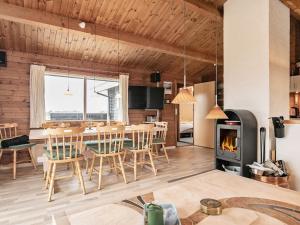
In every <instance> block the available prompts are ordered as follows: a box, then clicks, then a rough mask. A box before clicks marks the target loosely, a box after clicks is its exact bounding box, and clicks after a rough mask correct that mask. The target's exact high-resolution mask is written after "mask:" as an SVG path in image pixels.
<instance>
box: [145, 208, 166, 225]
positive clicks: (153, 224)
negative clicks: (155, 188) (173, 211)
mask: <svg viewBox="0 0 300 225" xmlns="http://www.w3.org/2000/svg"><path fill="white" fill-rule="evenodd" d="M147 218H148V219H147V222H148V225H164V210H163V208H162V207H161V206H159V205H155V204H149V205H147Z"/></svg>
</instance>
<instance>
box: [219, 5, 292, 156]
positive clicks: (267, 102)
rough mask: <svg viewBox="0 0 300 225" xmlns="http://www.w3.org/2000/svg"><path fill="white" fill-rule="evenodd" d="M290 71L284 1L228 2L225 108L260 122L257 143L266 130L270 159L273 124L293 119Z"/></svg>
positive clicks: (225, 12)
mask: <svg viewBox="0 0 300 225" xmlns="http://www.w3.org/2000/svg"><path fill="white" fill-rule="evenodd" d="M289 68H290V11H289V9H288V8H287V7H286V6H285V5H284V4H283V3H282V2H280V1H279V0H227V2H226V3H225V4H224V108H225V109H246V110H249V111H251V112H252V113H253V114H254V115H255V116H256V119H257V121H258V137H259V128H260V127H266V128H267V140H266V159H268V158H269V151H268V150H270V149H272V148H274V145H273V144H272V143H271V140H272V141H274V138H273V129H272V126H273V125H272V121H271V120H269V119H268V118H269V117H272V116H280V115H282V116H284V117H285V118H286V119H287V118H288V117H289V73H290V72H289V71H290V70H289ZM258 142H259V138H258ZM259 157H260V152H259V143H258V159H259Z"/></svg>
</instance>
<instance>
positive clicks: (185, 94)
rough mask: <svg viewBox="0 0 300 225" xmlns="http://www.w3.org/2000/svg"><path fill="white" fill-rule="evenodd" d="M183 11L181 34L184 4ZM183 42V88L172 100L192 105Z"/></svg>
mask: <svg viewBox="0 0 300 225" xmlns="http://www.w3.org/2000/svg"><path fill="white" fill-rule="evenodd" d="M183 11H184V23H183V33H184V32H185V20H186V15H185V11H186V9H185V2H183ZM185 48H186V47H185V40H184V49H183V52H184V58H183V88H181V89H180V90H179V93H178V94H177V95H176V97H175V98H174V99H173V101H172V103H173V104H194V103H195V102H196V99H195V97H194V96H193V94H192V93H191V92H190V91H189V89H188V88H186V59H185V53H186V50H185Z"/></svg>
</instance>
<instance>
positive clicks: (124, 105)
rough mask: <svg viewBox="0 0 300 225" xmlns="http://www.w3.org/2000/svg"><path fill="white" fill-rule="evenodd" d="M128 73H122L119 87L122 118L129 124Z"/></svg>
mask: <svg viewBox="0 0 300 225" xmlns="http://www.w3.org/2000/svg"><path fill="white" fill-rule="evenodd" d="M128 81H129V75H128V74H120V77H119V89H120V119H121V121H122V122H124V123H125V124H129V118H128Z"/></svg>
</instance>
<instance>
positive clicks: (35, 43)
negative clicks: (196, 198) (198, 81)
mask: <svg viewBox="0 0 300 225" xmlns="http://www.w3.org/2000/svg"><path fill="white" fill-rule="evenodd" d="M197 1H198V2H199V4H203V2H204V4H205V5H207V6H208V7H209V9H210V10H214V7H216V6H215V5H214V4H217V6H219V7H220V6H222V4H223V3H224V2H225V1H224V0H218V1H213V0H207V1H202V0H201V1H199V0H186V6H187V11H186V25H185V32H184V31H183V30H184V25H183V24H184V23H183V21H184V16H183V4H182V0H179V1H178V0H0V3H9V4H12V5H16V6H19V7H24V8H28V9H34V10H39V11H40V12H44V13H46V12H47V13H51V14H56V15H59V16H64V17H66V18H68V17H69V18H71V19H75V20H78V21H79V20H82V21H85V22H88V23H92V24H94V23H96V24H98V26H100V27H101V26H104V27H107V28H112V29H114V31H115V32H116V34H115V35H116V36H118V34H119V33H120V32H127V33H129V34H134V35H137V36H138V37H142V38H147V39H150V40H156V41H159V42H161V43H165V44H168V45H170V46H175V47H176V48H178V49H183V48H182V46H183V45H184V41H186V48H187V49H189V50H191V51H195V52H201V54H203V55H207V56H209V57H210V59H214V57H215V46H216V44H215V31H216V26H217V25H218V35H219V40H220V41H221V40H222V39H223V38H222V29H221V27H222V18H221V16H219V17H218V16H217V15H216V16H215V15H214V14H213V11H212V12H210V11H208V13H207V14H206V13H203V8H201V9H202V11H201V10H197V7H198V6H197V4H198V3H197ZM195 2H196V4H195ZM213 3H214V4H213ZM188 6H193V7H188ZM45 15H46V14H45ZM117 25H119V28H118V29H119V32H118V29H117V27H118V26H117ZM96 29H97V27H96ZM68 33H69V41H68ZM68 43H69V45H68ZM118 46H119V59H120V65H121V66H124V67H130V68H134V67H138V68H145V69H146V70H150V71H151V70H153V71H154V70H160V71H161V72H162V73H170V74H174V75H175V76H176V75H178V74H181V73H182V66H183V59H182V57H178V56H175V55H171V54H167V53H164V52H159V51H155V50H152V49H149V48H147V47H144V48H143V47H141V46H135V45H131V44H130V43H124V42H118V41H116V40H113V39H107V38H103V37H101V36H99V35H98V36H97V37H96V38H95V36H94V35H91V34H89V33H88V32H87V33H83V32H74V31H71V32H68V31H67V30H66V29H59V28H57V27H52V26H40V25H39V24H35V23H33V24H28V23H22V22H20V21H14V20H9V19H0V48H1V49H7V50H14V51H22V52H29V53H37V54H43V55H50V56H57V57H64V58H70V59H77V60H87V61H95V62H100V63H104V64H110V65H117V62H118ZM222 46H223V45H222V42H221V43H220V48H219V52H220V57H222ZM211 61H212V60H210V62H205V61H201V60H200V61H199V60H194V59H188V61H187V71H188V74H189V75H190V76H197V77H198V76H200V75H202V74H203V75H207V74H209V73H212V72H213V62H211Z"/></svg>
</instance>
